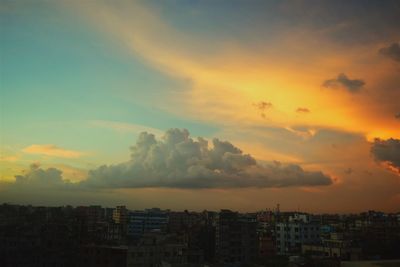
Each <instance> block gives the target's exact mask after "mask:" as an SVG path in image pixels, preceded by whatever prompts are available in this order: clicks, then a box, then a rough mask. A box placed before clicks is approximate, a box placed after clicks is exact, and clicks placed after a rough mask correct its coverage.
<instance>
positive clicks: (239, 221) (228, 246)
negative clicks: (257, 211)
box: [215, 210, 258, 264]
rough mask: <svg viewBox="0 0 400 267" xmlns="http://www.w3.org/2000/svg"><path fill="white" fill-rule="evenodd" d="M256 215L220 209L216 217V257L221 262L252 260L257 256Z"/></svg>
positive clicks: (230, 262)
mask: <svg viewBox="0 0 400 267" xmlns="http://www.w3.org/2000/svg"><path fill="white" fill-rule="evenodd" d="M256 231H257V221H256V217H255V216H254V217H252V216H246V215H242V214H239V213H237V212H232V211H230V210H221V212H220V213H219V214H218V215H217V217H216V243H215V247H216V258H217V261H218V262H220V263H222V264H232V263H245V262H252V261H254V260H255V259H256V258H257V256H258V239H257V232H256Z"/></svg>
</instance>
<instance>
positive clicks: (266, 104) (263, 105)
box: [253, 101, 272, 119]
mask: <svg viewBox="0 0 400 267" xmlns="http://www.w3.org/2000/svg"><path fill="white" fill-rule="evenodd" d="M253 106H255V107H256V109H257V110H258V111H260V115H261V117H263V118H264V119H265V117H266V115H265V111H266V110H267V109H270V108H272V103H271V102H266V101H260V102H258V103H254V104H253Z"/></svg>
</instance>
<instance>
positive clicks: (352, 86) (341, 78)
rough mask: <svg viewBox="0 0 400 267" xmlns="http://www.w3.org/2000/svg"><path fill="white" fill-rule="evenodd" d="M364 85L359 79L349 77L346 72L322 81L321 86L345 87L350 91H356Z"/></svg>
mask: <svg viewBox="0 0 400 267" xmlns="http://www.w3.org/2000/svg"><path fill="white" fill-rule="evenodd" d="M364 85H365V82H364V81H363V80H360V79H350V78H349V77H347V75H346V74H344V73H340V74H339V75H338V76H337V77H336V78H334V79H329V80H326V81H324V83H323V84H322V86H324V87H326V88H333V89H336V88H345V89H346V90H347V91H349V92H350V93H357V92H359V91H360V90H361V88H362V87H363V86H364Z"/></svg>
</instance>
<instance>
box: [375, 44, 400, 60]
mask: <svg viewBox="0 0 400 267" xmlns="http://www.w3.org/2000/svg"><path fill="white" fill-rule="evenodd" d="M379 53H380V54H382V55H384V56H387V57H389V58H391V59H393V60H395V61H397V62H400V44H398V43H393V44H391V45H389V46H388V47H383V48H381V49H379Z"/></svg>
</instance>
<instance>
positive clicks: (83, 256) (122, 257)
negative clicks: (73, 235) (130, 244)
mask: <svg viewBox="0 0 400 267" xmlns="http://www.w3.org/2000/svg"><path fill="white" fill-rule="evenodd" d="M127 251H128V248H127V247H126V246H100V245H86V246H82V247H81V249H80V257H79V263H78V266H79V267H124V266H126V261H127Z"/></svg>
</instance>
